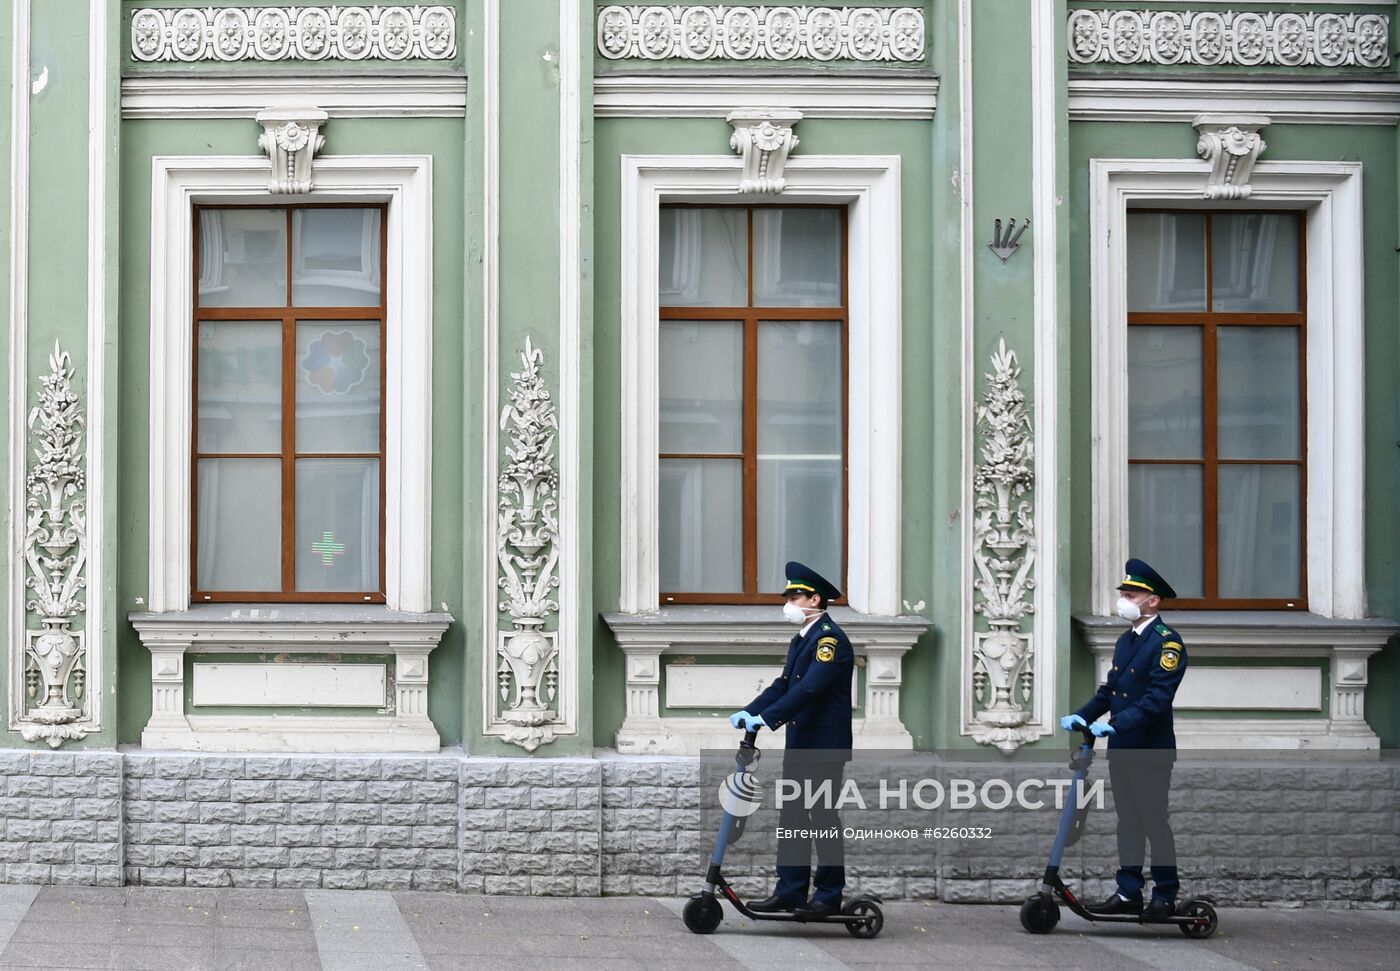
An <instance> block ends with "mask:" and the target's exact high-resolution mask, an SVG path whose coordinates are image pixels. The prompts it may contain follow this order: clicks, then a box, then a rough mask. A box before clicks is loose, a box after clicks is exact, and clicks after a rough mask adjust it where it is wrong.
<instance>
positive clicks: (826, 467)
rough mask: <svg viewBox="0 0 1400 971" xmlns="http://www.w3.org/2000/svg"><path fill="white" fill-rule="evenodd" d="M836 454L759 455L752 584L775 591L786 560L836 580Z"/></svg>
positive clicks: (780, 584) (838, 568)
mask: <svg viewBox="0 0 1400 971" xmlns="http://www.w3.org/2000/svg"><path fill="white" fill-rule="evenodd" d="M842 507H843V503H842V494H841V455H840V453H834V454H832V455H817V456H802V457H793V456H784V455H768V456H760V457H759V462H758V589H759V591H760V592H761V593H779V592H781V591H782V589H783V586H784V585H785V583H786V582H787V581H786V577H785V576H784V573H783V567H784V565H785V564H786V563H787V561H788V560H797V561H799V562H801V563H805V564H807V565H808V566H810V567H811V568H812V569H814V570H816V571H817V572H818V573H820V574H821V575H822V576H824V577H830V578H833V579H834V581H835V582H836V583H837V584H838V585H840V582H841V581H840V579H839V578H840V577H841V574H842V571H841V538H842V537H841V520H842V515H841V514H842Z"/></svg>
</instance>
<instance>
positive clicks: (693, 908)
mask: <svg viewBox="0 0 1400 971" xmlns="http://www.w3.org/2000/svg"><path fill="white" fill-rule="evenodd" d="M681 919H682V920H684V921H685V926H686V927H687V928H689V929H690V931H691V933H694V934H713V933H714V930H715V928H716V927H718V926H719V922H720V921H722V920H723V919H724V910H723V908H721V907H720V905H719V901H718V900H716V899H715V898H714V895H713V894H708V893H701V894H696V895H695V896H694V897H691V898H690V900H689V902H688V903H686V905H685V910H684V911H682V912H681Z"/></svg>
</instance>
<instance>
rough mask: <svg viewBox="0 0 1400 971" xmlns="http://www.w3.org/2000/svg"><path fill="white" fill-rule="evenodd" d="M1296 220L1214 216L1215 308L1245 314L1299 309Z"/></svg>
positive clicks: (1291, 217)
mask: <svg viewBox="0 0 1400 971" xmlns="http://www.w3.org/2000/svg"><path fill="white" fill-rule="evenodd" d="M1298 222H1299V220H1298V217H1297V216H1295V215H1293V214H1291V213H1276V212H1231V213H1216V214H1215V215H1214V216H1212V217H1211V240H1210V252H1211V293H1212V295H1213V298H1214V299H1213V301H1212V303H1211V308H1212V309H1213V310H1217V311H1234V312H1242V313H1293V312H1296V311H1297V310H1298Z"/></svg>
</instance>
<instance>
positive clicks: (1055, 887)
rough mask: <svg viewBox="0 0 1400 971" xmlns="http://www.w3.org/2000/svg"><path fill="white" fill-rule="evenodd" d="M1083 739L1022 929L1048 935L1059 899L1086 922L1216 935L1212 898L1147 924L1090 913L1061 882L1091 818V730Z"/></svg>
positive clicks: (1082, 729) (1138, 918) (1134, 917)
mask: <svg viewBox="0 0 1400 971" xmlns="http://www.w3.org/2000/svg"><path fill="white" fill-rule="evenodd" d="M1076 730H1077V731H1078V732H1079V733H1080V734H1081V735H1083V737H1084V738H1083V741H1082V742H1081V743H1080V745H1079V747H1078V748H1077V749H1076V750H1075V751H1074V752H1073V753H1072V754H1071V755H1070V761H1069V767H1070V769H1071V770H1073V773H1074V774H1073V776H1072V777H1071V782H1070V789H1069V791H1070V798H1069V799H1067V800H1066V801H1065V807H1064V809H1063V810H1062V811H1061V812H1060V828H1059V831H1058V832H1056V834H1055V844H1054V846H1052V847H1051V848H1050V865H1049V866H1047V867H1046V868H1045V879H1044V881H1043V882H1042V883H1041V885H1040V892H1039V893H1037V894H1036V895H1035V896H1033V897H1031V898H1030V899H1029V900H1027V901H1026V902H1025V903H1023V904H1022V905H1021V926H1022V927H1024V928H1025V929H1026V930H1028V931H1030V932H1031V933H1032V934H1048V933H1050V932H1051V931H1052V930H1054V928H1055V925H1056V924H1057V923H1059V921H1060V906H1059V904H1058V903H1056V898H1057V897H1058V898H1059V899H1060V900H1063V901H1064V902H1065V904H1066V905H1067V906H1068V907H1069V909H1070V910H1072V911H1073V912H1074V913H1076V914H1078V915H1079V916H1080V917H1083V918H1084V919H1085V920H1095V921H1097V920H1101V921H1105V922H1108V923H1117V924H1175V925H1176V926H1177V927H1179V928H1181V933H1183V934H1185V935H1186V936H1187V937H1193V938H1206V937H1210V935H1212V934H1214V933H1215V928H1216V925H1217V924H1218V923H1219V918H1218V917H1217V916H1216V913H1215V907H1214V906H1212V904H1213V903H1214V901H1213V900H1211V899H1210V898H1209V897H1190V898H1188V899H1186V900H1184V901H1182V902H1181V903H1180V904H1178V905H1177V908H1176V913H1174V914H1172V915H1171V916H1169V917H1164V918H1161V919H1158V920H1150V921H1149V920H1144V919H1143V917H1142V915H1141V914H1094V913H1090V912H1089V911H1088V910H1087V909H1086V908H1085V907H1084V904H1082V903H1081V902H1080V900H1079V898H1078V897H1076V896H1075V895H1074V894H1073V893H1072V892H1071V891H1070V889H1069V887H1067V886H1065V883H1064V881H1063V880H1061V879H1060V860H1061V858H1062V857H1063V856H1064V852H1065V849H1066V847H1069V846H1073V845H1074V844H1075V843H1077V842H1078V841H1079V837H1080V836H1082V835H1083V833H1084V820H1085V818H1086V817H1087V816H1088V814H1089V807H1088V806H1087V805H1085V806H1083V807H1082V808H1078V807H1079V803H1080V793H1082V792H1083V791H1084V779H1085V778H1086V777H1087V776H1088V775H1089V766H1091V765H1093V764H1094V742H1095V741H1096V739H1095V737H1094V733H1093V732H1091V731H1089V728H1088V726H1085V725H1080V726H1076Z"/></svg>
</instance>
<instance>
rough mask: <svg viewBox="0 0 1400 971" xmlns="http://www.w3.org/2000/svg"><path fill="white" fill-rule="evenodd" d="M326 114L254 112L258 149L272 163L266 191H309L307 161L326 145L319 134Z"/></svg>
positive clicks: (315, 111) (290, 110)
mask: <svg viewBox="0 0 1400 971" xmlns="http://www.w3.org/2000/svg"><path fill="white" fill-rule="evenodd" d="M327 117H328V116H327V115H326V113H325V112H324V111H322V110H321V109H320V108H269V109H268V110H267V111H260V112H258V124H259V125H262V127H263V133H262V134H261V135H259V136H258V147H259V148H261V149H262V150H263V151H264V152H265V153H267V157H268V158H269V159H271V160H272V179H271V181H270V182H269V183H268V191H269V192H273V193H278V194H282V193H305V192H310V191H311V189H312V180H311V162H312V160H313V159H314V158H315V156H316V153H317V152H319V151H320V150H321V149H322V148H324V147H325V144H326V136H324V135H322V134H321V128H322V126H323V125H325V123H326V120H327Z"/></svg>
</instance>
